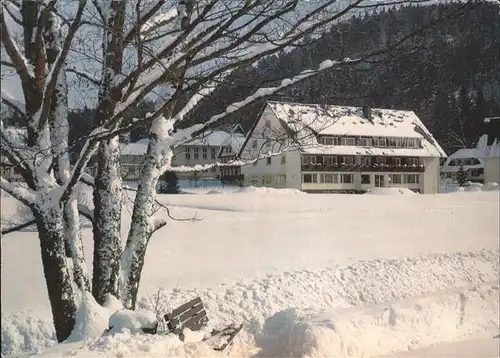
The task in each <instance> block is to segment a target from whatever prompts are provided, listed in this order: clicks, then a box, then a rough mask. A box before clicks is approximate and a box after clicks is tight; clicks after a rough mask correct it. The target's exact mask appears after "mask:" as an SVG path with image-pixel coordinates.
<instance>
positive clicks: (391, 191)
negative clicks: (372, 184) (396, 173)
mask: <svg viewBox="0 0 500 358" xmlns="http://www.w3.org/2000/svg"><path fill="white" fill-rule="evenodd" d="M366 194H375V195H401V194H404V195H418V194H417V193H415V192H414V191H411V190H410V189H408V188H372V189H368V191H367V192H366Z"/></svg>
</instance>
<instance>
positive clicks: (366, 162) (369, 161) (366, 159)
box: [363, 157, 372, 167]
mask: <svg viewBox="0 0 500 358" xmlns="http://www.w3.org/2000/svg"><path fill="white" fill-rule="evenodd" d="M363 165H364V166H367V167H369V166H370V165H372V158H370V157H364V158H363Z"/></svg>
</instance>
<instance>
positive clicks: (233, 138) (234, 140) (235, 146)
mask: <svg viewBox="0 0 500 358" xmlns="http://www.w3.org/2000/svg"><path fill="white" fill-rule="evenodd" d="M243 143H245V136H244V135H241V134H239V133H233V134H231V135H229V136H228V137H227V138H226V140H225V141H224V143H222V146H221V148H220V150H219V154H218V155H217V156H218V157H220V156H224V155H225V154H226V153H225V152H224V148H225V147H227V146H228V145H230V146H231V153H227V155H235V154H237V153H238V152H239V151H240V149H241V147H242V146H243Z"/></svg>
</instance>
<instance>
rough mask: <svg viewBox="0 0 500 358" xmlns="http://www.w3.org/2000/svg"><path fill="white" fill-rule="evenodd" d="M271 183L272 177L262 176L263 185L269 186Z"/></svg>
mask: <svg viewBox="0 0 500 358" xmlns="http://www.w3.org/2000/svg"><path fill="white" fill-rule="evenodd" d="M272 183H273V176H272V175H264V185H271V184H272Z"/></svg>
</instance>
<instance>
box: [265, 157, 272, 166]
mask: <svg viewBox="0 0 500 358" xmlns="http://www.w3.org/2000/svg"><path fill="white" fill-rule="evenodd" d="M271 159H272V158H271V157H267V159H266V165H271Z"/></svg>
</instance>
